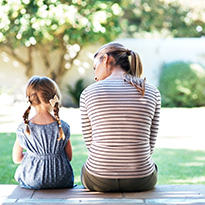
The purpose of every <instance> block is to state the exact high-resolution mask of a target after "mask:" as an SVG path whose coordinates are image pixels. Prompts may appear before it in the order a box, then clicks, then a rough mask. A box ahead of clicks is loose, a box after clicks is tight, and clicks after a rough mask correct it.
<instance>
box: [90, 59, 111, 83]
mask: <svg viewBox="0 0 205 205" xmlns="http://www.w3.org/2000/svg"><path fill="white" fill-rule="evenodd" d="M93 68H94V71H95V81H99V80H104V79H105V78H107V77H108V73H107V69H106V61H105V60H103V59H100V58H99V57H96V58H95V59H94V65H93Z"/></svg>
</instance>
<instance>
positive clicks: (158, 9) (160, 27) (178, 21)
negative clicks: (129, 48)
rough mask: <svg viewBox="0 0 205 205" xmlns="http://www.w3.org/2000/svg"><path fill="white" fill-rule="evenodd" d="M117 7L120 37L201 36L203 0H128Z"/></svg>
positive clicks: (204, 28) (204, 23)
mask: <svg viewBox="0 0 205 205" xmlns="http://www.w3.org/2000/svg"><path fill="white" fill-rule="evenodd" d="M121 6H122V8H123V12H124V13H123V15H122V17H121V25H122V28H123V35H121V36H122V37H137V38H139V37H145V36H146V35H149V36H152V37H153V35H155V34H157V35H158V36H160V37H167V36H171V37H201V36H204V35H205V13H204V11H205V4H204V0H197V1H192V0H187V1H184V0H178V1H173V0H149V1H148V0H130V1H123V3H122V4H121Z"/></svg>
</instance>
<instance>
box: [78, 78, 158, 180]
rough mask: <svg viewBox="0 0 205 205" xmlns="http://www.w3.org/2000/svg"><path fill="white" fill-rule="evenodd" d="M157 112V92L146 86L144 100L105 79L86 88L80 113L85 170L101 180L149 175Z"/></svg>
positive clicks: (133, 90)
mask: <svg viewBox="0 0 205 205" xmlns="http://www.w3.org/2000/svg"><path fill="white" fill-rule="evenodd" d="M159 110H160V94H159V91H158V90H157V89H156V88H155V87H154V86H152V85H150V84H147V83H146V87H145V95H144V96H142V93H140V92H139V91H138V90H137V89H136V88H135V87H134V86H132V85H130V84H129V83H127V82H124V81H123V80H122V79H116V80H115V79H109V78H107V79H105V80H102V81H99V82H97V83H95V84H93V85H91V86H89V87H88V88H86V89H85V90H84V92H83V93H82V95H81V112H82V124H83V133H84V139H85V143H86V146H87V148H88V149H89V157H88V160H87V162H86V168H87V170H89V172H91V173H92V174H94V175H96V176H99V177H103V178H137V177H146V176H148V175H150V173H152V172H153V170H154V169H155V168H154V163H153V162H152V160H151V157H150V155H151V154H152V152H153V148H154V145H155V141H156V137H157V135H156V134H157V129H158V123H159ZM150 130H151V131H150Z"/></svg>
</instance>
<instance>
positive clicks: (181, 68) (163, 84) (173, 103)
mask: <svg viewBox="0 0 205 205" xmlns="http://www.w3.org/2000/svg"><path fill="white" fill-rule="evenodd" d="M159 90H160V92H161V96H162V106H163V107H199V106H205V69H204V68H202V67H201V66H200V65H199V64H196V63H185V62H174V63H169V64H164V65H163V67H162V69H161V73H160V79H159Z"/></svg>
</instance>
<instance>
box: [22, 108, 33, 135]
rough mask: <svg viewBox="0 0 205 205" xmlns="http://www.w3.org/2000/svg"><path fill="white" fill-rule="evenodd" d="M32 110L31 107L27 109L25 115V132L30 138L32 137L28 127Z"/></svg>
mask: <svg viewBox="0 0 205 205" xmlns="http://www.w3.org/2000/svg"><path fill="white" fill-rule="evenodd" d="M30 110H31V105H29V106H28V108H27V109H26V111H25V112H24V115H23V120H24V124H25V125H26V130H25V132H26V134H27V135H28V136H29V135H30V129H29V126H28V122H29V120H28V116H29V113H30Z"/></svg>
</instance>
